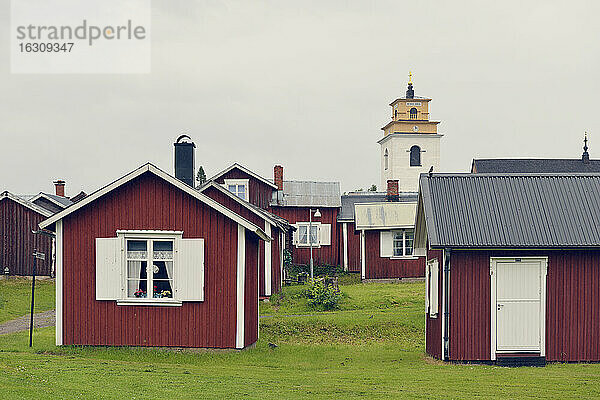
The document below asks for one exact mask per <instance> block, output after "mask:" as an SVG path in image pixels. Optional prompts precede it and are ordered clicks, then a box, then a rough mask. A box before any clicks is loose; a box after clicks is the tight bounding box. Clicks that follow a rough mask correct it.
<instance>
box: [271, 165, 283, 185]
mask: <svg viewBox="0 0 600 400" xmlns="http://www.w3.org/2000/svg"><path fill="white" fill-rule="evenodd" d="M273 182H274V183H275V186H277V190H283V167H282V166H281V165H276V166H275V168H273Z"/></svg>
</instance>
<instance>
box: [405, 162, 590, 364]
mask: <svg viewBox="0 0 600 400" xmlns="http://www.w3.org/2000/svg"><path fill="white" fill-rule="evenodd" d="M598 221H600V174H587V175H585V174H526V173H525V174H523V173H519V174H433V175H432V176H428V175H421V178H420V191H419V200H418V210H417V217H416V234H415V244H416V247H417V248H421V249H423V250H426V251H427V260H428V261H427V296H426V308H427V316H426V351H427V353H428V354H429V355H431V356H433V357H435V358H438V359H442V360H452V361H482V362H498V363H524V362H531V363H544V362H545V361H566V362H577V361H600V336H599V335H598V332H599V331H600V318H599V317H598V313H597V312H596V310H598V309H600V230H599V229H598Z"/></svg>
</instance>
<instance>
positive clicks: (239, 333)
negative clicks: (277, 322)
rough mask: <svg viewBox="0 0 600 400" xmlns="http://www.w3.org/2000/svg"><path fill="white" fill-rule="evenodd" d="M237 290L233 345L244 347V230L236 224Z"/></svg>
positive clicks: (238, 347) (239, 347)
mask: <svg viewBox="0 0 600 400" xmlns="http://www.w3.org/2000/svg"><path fill="white" fill-rule="evenodd" d="M236 283H237V290H236V297H237V298H236V300H237V302H236V323H235V347H236V348H237V349H243V348H244V342H245V335H244V325H245V318H244V305H245V304H244V303H245V302H244V289H245V285H246V230H245V229H244V227H243V226H242V225H238V234H237V280H236Z"/></svg>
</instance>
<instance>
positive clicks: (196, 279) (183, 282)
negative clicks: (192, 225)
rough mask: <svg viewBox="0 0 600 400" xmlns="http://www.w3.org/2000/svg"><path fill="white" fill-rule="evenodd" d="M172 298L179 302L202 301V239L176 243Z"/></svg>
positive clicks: (184, 240) (181, 240)
mask: <svg viewBox="0 0 600 400" xmlns="http://www.w3.org/2000/svg"><path fill="white" fill-rule="evenodd" d="M174 297H175V298H176V299H177V300H180V301H204V239H180V240H178V241H177V263H176V266H175V296H174Z"/></svg>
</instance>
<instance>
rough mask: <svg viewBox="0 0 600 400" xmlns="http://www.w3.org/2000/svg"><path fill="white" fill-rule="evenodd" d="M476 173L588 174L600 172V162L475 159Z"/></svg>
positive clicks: (578, 159) (473, 168)
mask: <svg viewBox="0 0 600 400" xmlns="http://www.w3.org/2000/svg"><path fill="white" fill-rule="evenodd" d="M471 172H474V173H568V172H575V173H578V172H580V173H587V172H600V160H588V161H587V162H584V161H583V160H582V159H581V158H573V159H545V158H515V159H509V158H504V159H474V160H473V163H472V166H471Z"/></svg>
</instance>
